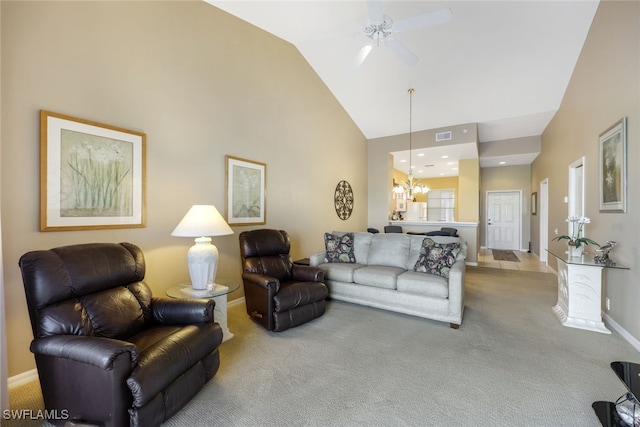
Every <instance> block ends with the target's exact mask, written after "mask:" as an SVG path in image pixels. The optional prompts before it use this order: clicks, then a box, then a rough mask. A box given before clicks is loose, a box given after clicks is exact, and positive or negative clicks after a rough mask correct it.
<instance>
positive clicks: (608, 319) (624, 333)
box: [602, 313, 640, 351]
mask: <svg viewBox="0 0 640 427" xmlns="http://www.w3.org/2000/svg"><path fill="white" fill-rule="evenodd" d="M602 317H603V318H604V320H605V323H606V324H607V326H609V327H610V328H611V329H613V330H614V331H616V332H617V333H619V334H620V336H621V337H622V338H624V340H625V341H626V342H628V343H629V344H631V346H632V347H633V348H635V349H636V350H637V351H640V341H638V340H637V339H636V338H635V337H634V336H633V335H631V334H630V333H629V332H627V331H626V329H624V328H623V327H622V326H620V324H619V323H618V322H616V321H615V320H613V318H612V317H611V316H609V315H608V314H607V313H602Z"/></svg>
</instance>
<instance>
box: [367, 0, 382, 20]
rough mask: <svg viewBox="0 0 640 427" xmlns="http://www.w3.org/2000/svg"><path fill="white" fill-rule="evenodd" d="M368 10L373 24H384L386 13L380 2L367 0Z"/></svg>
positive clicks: (378, 0)
mask: <svg viewBox="0 0 640 427" xmlns="http://www.w3.org/2000/svg"><path fill="white" fill-rule="evenodd" d="M367 10H368V11H369V20H370V21H371V22H382V21H383V20H384V12H383V8H382V2H381V1H380V0H367Z"/></svg>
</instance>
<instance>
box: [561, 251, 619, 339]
mask: <svg viewBox="0 0 640 427" xmlns="http://www.w3.org/2000/svg"><path fill="white" fill-rule="evenodd" d="M602 269H603V267H601V266H596V265H579V264H567V263H566V262H564V261H563V260H562V259H560V258H558V302H557V304H556V305H554V306H553V312H554V313H555V314H556V316H558V319H559V320H560V323H562V324H563V325H564V326H568V327H570V328H579V329H586V330H589V331H594V332H601V333H603V334H610V333H611V331H610V330H609V329H607V327H606V326H605V325H604V322H603V321H602V309H601V307H602Z"/></svg>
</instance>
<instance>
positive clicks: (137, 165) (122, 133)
mask: <svg viewBox="0 0 640 427" xmlns="http://www.w3.org/2000/svg"><path fill="white" fill-rule="evenodd" d="M145 144H146V135H145V134H144V133H140V132H136V131H132V130H128V129H122V128H119V127H115V126H110V125H106V124H102V123H97V122H92V121H89V120H84V119H79V118H75V117H71V116H66V115H63V114H57V113H53V112H50V111H45V110H41V111H40V230H41V231H62V230H92V229H109V228H135V227H144V226H145Z"/></svg>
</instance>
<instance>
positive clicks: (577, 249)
mask: <svg viewBox="0 0 640 427" xmlns="http://www.w3.org/2000/svg"><path fill="white" fill-rule="evenodd" d="M583 252H584V245H580V246H573V245H569V256H571V258H580V257H581V256H582V254H583Z"/></svg>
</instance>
